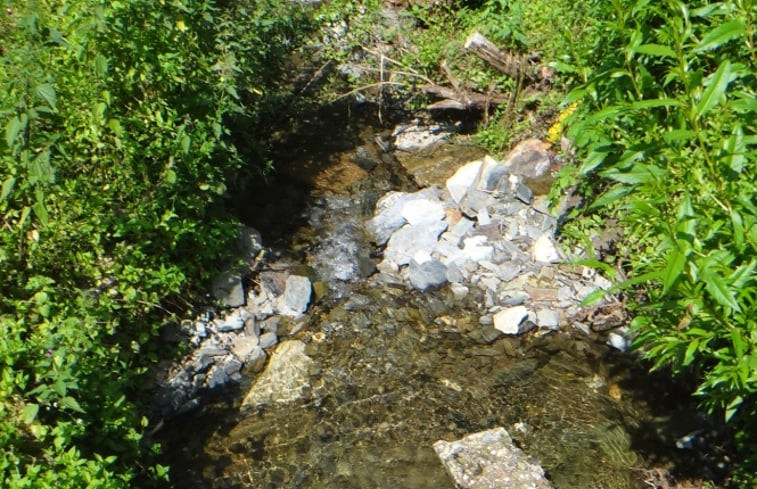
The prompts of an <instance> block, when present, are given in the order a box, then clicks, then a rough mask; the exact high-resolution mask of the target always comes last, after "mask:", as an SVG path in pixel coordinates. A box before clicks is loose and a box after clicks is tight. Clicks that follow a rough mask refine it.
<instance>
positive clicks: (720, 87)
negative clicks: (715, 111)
mask: <svg viewBox="0 0 757 489" xmlns="http://www.w3.org/2000/svg"><path fill="white" fill-rule="evenodd" d="M730 75H731V62H730V61H725V62H724V63H723V64H721V65H720V67H719V68H718V69H717V71H716V72H715V74H714V75H712V79H711V80H710V83H709V85H708V86H707V89H706V90H705V91H704V93H703V94H702V99H701V100H700V101H699V103H698V104H697V106H696V107H695V109H694V111H695V112H694V116H695V117H696V118H697V119H698V118H700V117H702V116H703V115H705V114H706V113H707V112H708V111H709V110H710V109H712V108H713V107H715V106H716V105H717V104H718V103H720V101H721V100H722V99H723V96H724V95H725V91H726V89H727V88H728V84H729V83H731V76H730Z"/></svg>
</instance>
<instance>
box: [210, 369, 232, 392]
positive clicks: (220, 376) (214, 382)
mask: <svg viewBox="0 0 757 489" xmlns="http://www.w3.org/2000/svg"><path fill="white" fill-rule="evenodd" d="M228 382H229V375H228V374H227V373H226V372H225V371H224V369H223V368H222V367H221V366H220V365H219V366H216V367H214V368H213V370H211V371H210V375H208V378H207V379H206V385H207V386H208V389H217V388H219V387H223V386H224V385H226V384H227V383H228Z"/></svg>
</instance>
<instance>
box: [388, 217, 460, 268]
mask: <svg viewBox="0 0 757 489" xmlns="http://www.w3.org/2000/svg"><path fill="white" fill-rule="evenodd" d="M445 229H447V223H445V222H444V221H436V222H431V223H428V224H423V225H416V226H411V225H406V226H405V227H403V228H402V229H400V230H399V231H397V232H395V233H394V234H393V235H392V237H391V238H390V239H389V242H388V243H387V245H386V249H385V250H384V260H385V261H389V262H392V263H396V264H397V265H407V264H408V263H410V260H411V259H412V257H413V255H415V254H416V253H418V252H425V253H428V254H431V252H433V251H434V248H436V243H437V239H438V238H439V235H440V234H441V233H442V232H443V231H444V230H445Z"/></svg>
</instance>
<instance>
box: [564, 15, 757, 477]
mask: <svg viewBox="0 0 757 489" xmlns="http://www.w3.org/2000/svg"><path fill="white" fill-rule="evenodd" d="M610 5H611V8H612V10H613V13H612V15H608V16H607V17H605V19H604V20H603V22H602V23H601V25H600V28H601V29H602V31H603V33H604V34H603V35H602V36H601V37H598V38H597V39H596V45H595V47H594V48H593V49H592V51H593V52H594V53H595V54H598V55H599V56H598V57H596V58H595V59H593V60H592V63H591V64H590V65H589V66H591V72H589V73H588V76H587V78H586V79H587V81H586V83H584V84H583V85H582V86H580V87H579V88H577V89H576V90H574V91H573V92H572V94H571V96H570V97H569V99H570V100H571V101H573V100H580V103H581V109H579V115H578V117H576V119H575V120H574V123H573V125H572V127H571V135H572V137H573V138H574V141H575V144H576V147H577V148H578V154H579V156H580V157H581V159H582V164H581V166H580V167H579V168H578V170H577V177H578V178H579V179H580V180H581V181H582V182H583V183H582V189H583V191H584V194H585V196H586V198H587V204H588V206H587V207H586V208H585V209H584V210H583V211H582V212H583V217H582V220H585V219H587V218H589V217H590V216H592V215H596V214H597V213H599V214H600V215H604V216H616V217H617V218H618V219H620V222H621V223H622V226H623V227H624V229H625V230H626V236H625V238H624V240H623V243H622V246H623V249H622V250H621V253H620V255H621V257H622V259H623V260H624V262H623V265H624V268H625V270H626V271H627V273H628V275H629V279H628V280H627V281H626V282H625V283H624V284H621V286H620V288H628V287H632V286H640V287H642V290H643V292H644V296H643V298H642V300H639V301H638V303H637V304H636V317H635V319H634V320H633V322H632V325H631V326H632V328H633V331H634V332H635V334H636V340H635V344H636V346H637V347H639V348H640V349H641V350H642V351H643V352H644V354H645V355H646V356H647V357H648V358H649V359H651V360H652V361H653V362H654V365H655V367H660V366H663V365H667V366H671V367H672V368H673V370H674V371H676V372H678V371H680V370H682V369H684V368H687V369H694V370H695V371H696V372H697V374H698V376H699V378H700V379H701V382H700V384H699V387H698V389H697V391H696V395H698V396H699V397H700V398H701V401H702V404H703V405H704V406H705V407H706V408H707V409H708V410H709V411H710V412H719V413H722V414H723V415H724V416H725V419H726V420H728V421H732V422H734V423H735V426H736V427H737V429H738V430H739V431H740V436H741V438H742V441H744V443H745V446H746V444H747V443H750V442H749V440H748V435H749V431H750V426H751V430H753V429H754V426H755V424H756V423H755V420H756V416H757V409H756V408H755V406H756V405H757V404H756V403H755V401H757V395H756V394H757V319H755V318H757V304H756V302H755V299H756V298H757V274H755V269H756V268H757V201H755V193H754V191H755V188H756V186H757V173H756V172H755V169H756V168H755V149H754V147H755V145H756V144H757V131H756V129H757V128H756V127H755V117H756V116H757V103H756V102H755V100H756V99H755V88H756V84H755V73H757V56H756V54H755V50H754V42H755V38H754V31H755V25H754V19H755V13H757V8H756V7H753V6H752V3H751V2H749V1H739V0H725V1H722V2H707V1H694V0H692V1H680V0H665V1H661V2H652V1H650V0H637V1H630V0H613V1H612V2H610ZM580 222H581V220H579V223H580ZM752 433H753V431H752ZM752 436H753V435H752ZM751 443H754V439H752V441H751ZM753 462H754V461H753Z"/></svg>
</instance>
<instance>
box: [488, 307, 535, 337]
mask: <svg viewBox="0 0 757 489" xmlns="http://www.w3.org/2000/svg"><path fill="white" fill-rule="evenodd" d="M528 314H529V311H528V309H526V307H525V306H515V307H508V308H506V309H502V310H501V311H499V312H498V313H497V314H495V315H494V327H495V328H497V329H498V330H500V331H502V332H503V333H505V334H508V335H518V334H521V333H523V332H525V331H524V329H523V328H522V327H521V324H523V322H524V320H525V319H526V318H527V317H528Z"/></svg>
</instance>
